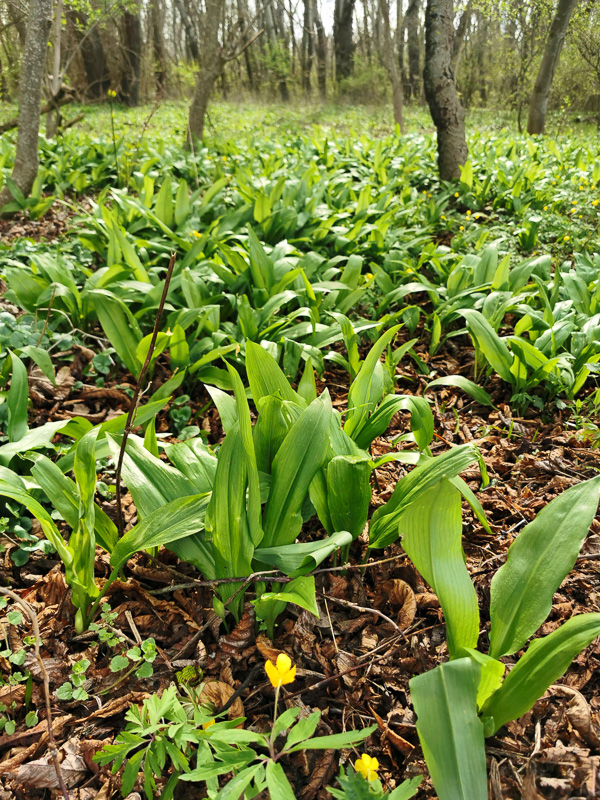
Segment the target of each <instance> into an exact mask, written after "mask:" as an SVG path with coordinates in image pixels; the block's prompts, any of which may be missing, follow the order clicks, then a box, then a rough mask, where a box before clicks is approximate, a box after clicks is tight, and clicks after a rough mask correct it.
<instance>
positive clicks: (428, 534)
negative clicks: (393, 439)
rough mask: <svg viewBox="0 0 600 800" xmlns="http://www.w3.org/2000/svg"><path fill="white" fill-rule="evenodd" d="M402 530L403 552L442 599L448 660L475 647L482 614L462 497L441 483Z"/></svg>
mask: <svg viewBox="0 0 600 800" xmlns="http://www.w3.org/2000/svg"><path fill="white" fill-rule="evenodd" d="M398 528H399V531H400V533H401V534H404V535H403V536H402V547H403V548H404V550H405V551H406V553H407V554H408V556H409V558H410V559H411V561H412V562H413V563H414V565H415V567H416V568H417V570H418V571H419V572H420V573H421V575H422V576H423V578H425V580H426V581H427V583H428V584H429V585H430V586H431V588H432V589H433V591H434V592H435V593H436V594H437V596H438V598H439V601H440V605H441V607H442V610H443V612H444V618H445V620H446V637H447V640H448V651H449V653H450V656H451V657H452V656H456V654H457V651H458V649H459V648H461V647H476V646H477V638H478V636H479V608H478V605H477V594H476V592H475V588H474V586H473V583H472V582H471V578H470V576H469V572H468V570H467V567H466V565H465V554H464V552H463V549H462V542H461V539H462V508H461V499H460V493H459V492H458V491H457V490H456V489H455V488H454V487H453V486H452V484H451V483H450V482H449V481H447V480H442V481H441V482H440V483H439V484H438V485H437V486H434V487H433V488H431V489H429V490H428V491H426V492H424V493H423V494H421V496H420V497H419V498H418V499H417V500H415V501H413V502H412V503H411V504H410V505H409V507H408V508H407V510H406V511H405V512H404V514H403V515H402V517H401V519H400V521H399V525H398Z"/></svg>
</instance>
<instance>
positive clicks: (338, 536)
mask: <svg viewBox="0 0 600 800" xmlns="http://www.w3.org/2000/svg"><path fill="white" fill-rule="evenodd" d="M351 542H352V536H351V534H350V533H349V532H348V531H338V532H337V533H334V534H333V535H332V536H329V537H327V538H325V539H318V540H317V541H314V542H295V543H294V544H287V545H279V546H278V547H259V548H258V549H257V550H255V551H254V562H257V563H258V564H259V565H267V566H270V567H275V568H277V569H279V570H281V571H282V572H284V573H285V574H286V575H291V576H292V577H294V576H296V575H305V574H306V573H308V572H312V571H313V569H316V568H317V567H318V566H319V564H321V563H322V562H323V561H325V559H326V558H328V557H329V556H330V555H331V554H332V553H334V552H335V551H336V550H339V548H340V547H347V546H348V545H349V544H350V543H351Z"/></svg>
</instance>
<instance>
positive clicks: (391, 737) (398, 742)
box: [369, 705, 415, 757]
mask: <svg viewBox="0 0 600 800" xmlns="http://www.w3.org/2000/svg"><path fill="white" fill-rule="evenodd" d="M369 709H370V710H371V714H373V716H374V717H375V721H376V722H377V724H378V725H379V730H380V731H381V733H382V734H383V736H382V739H384V738H385V739H387V740H388V742H389V743H390V744H392V745H393V746H394V747H395V748H396V750H399V751H400V753H402V755H403V756H405V757H406V756H409V755H410V754H411V753H412V751H413V750H414V749H415V746H414V744H411V743H410V742H407V741H406V739H403V738H402V736H399V735H398V734H397V733H396V732H395V731H393V730H392V729H391V728H390V727H389V725H388V724H387V722H386V721H385V720H384V719H383V718H382V717H380V716H379V714H378V713H377V712H376V711H375V709H374V708H373V707H372V706H371V705H369Z"/></svg>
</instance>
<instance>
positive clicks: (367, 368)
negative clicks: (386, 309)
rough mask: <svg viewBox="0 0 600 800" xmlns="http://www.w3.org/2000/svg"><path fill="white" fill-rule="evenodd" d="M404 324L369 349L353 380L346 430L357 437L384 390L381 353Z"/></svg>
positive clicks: (387, 333) (349, 393)
mask: <svg viewBox="0 0 600 800" xmlns="http://www.w3.org/2000/svg"><path fill="white" fill-rule="evenodd" d="M401 327H402V326H401V325H395V326H394V327H393V328H390V329H389V330H388V331H386V332H385V333H384V334H383V336H380V338H379V339H378V340H377V342H376V343H375V344H374V345H373V347H372V348H371V349H370V350H369V353H368V355H367V357H366V358H365V360H364V362H363V364H362V366H361V368H360V370H359V373H358V375H357V376H356V378H355V379H354V380H353V381H352V384H351V386H350V390H349V392H348V413H347V415H346V423H345V425H344V430H345V431H346V433H347V434H348V436H351V437H352V438H353V439H356V437H357V435H358V434H359V433H360V431H361V429H362V428H363V426H364V425H365V424H366V422H367V420H368V418H369V415H370V414H371V412H372V411H373V409H374V408H375V406H376V404H377V403H378V402H379V401H380V400H381V395H382V392H383V378H382V369H383V368H382V366H381V364H380V363H379V359H380V358H381V354H382V353H383V351H384V350H385V349H386V347H387V346H388V344H389V343H390V342H391V341H392V339H393V338H394V336H395V335H396V334H397V333H398V331H399V330H400V328H401Z"/></svg>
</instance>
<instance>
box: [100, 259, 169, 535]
mask: <svg viewBox="0 0 600 800" xmlns="http://www.w3.org/2000/svg"><path fill="white" fill-rule="evenodd" d="M174 266H175V253H171V260H170V261H169V268H168V269H167V274H166V277H165V285H164V286H163V292H162V296H161V298H160V303H159V306H158V311H157V312H156V319H155V320H154V330H153V331H152V338H151V339H150V346H149V347H148V352H147V353H146V360H145V361H144V364H143V366H142V369H141V372H140V377H139V378H138V381H137V384H136V387H135V391H134V393H133V398H132V400H131V406H130V407H129V412H128V414H127V419H126V421H125V429H124V431H123V438H122V439H121V448H120V450H119V458H118V461H117V469H116V472H115V484H116V504H117V528H118V529H119V536H123V533H124V527H125V526H124V524H123V509H122V507H121V470H122V469H123V458H124V457H125V447H126V445H127V439H128V438H129V434H130V433H131V428H132V423H133V418H134V416H135V412H136V410H137V405H138V402H139V398H140V393H141V391H142V385H143V383H144V380H145V378H146V373H147V372H148V367H149V366H150V361H151V359H152V354H153V353H154V347H155V345H156V338H157V336H158V330H159V328H160V320H161V318H162V313H163V309H164V307H165V301H166V299H167V293H168V291H169V284H170V283H171V276H172V275H173V267H174Z"/></svg>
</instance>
